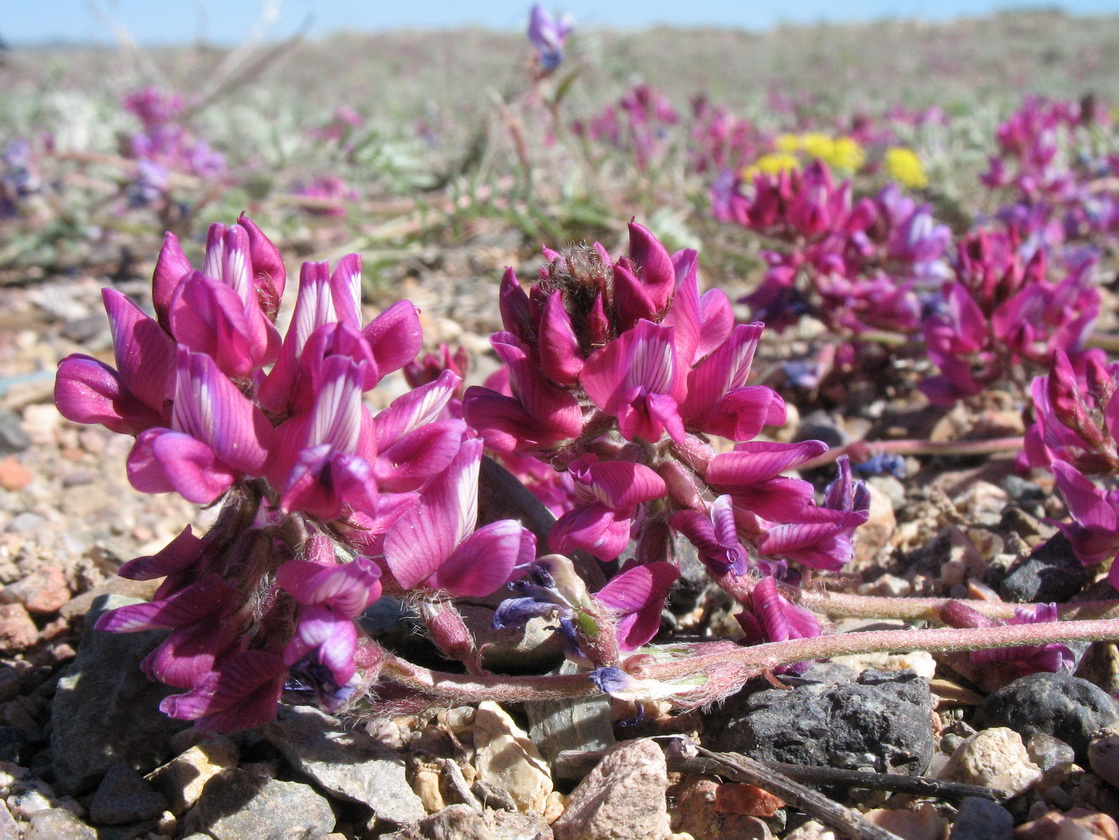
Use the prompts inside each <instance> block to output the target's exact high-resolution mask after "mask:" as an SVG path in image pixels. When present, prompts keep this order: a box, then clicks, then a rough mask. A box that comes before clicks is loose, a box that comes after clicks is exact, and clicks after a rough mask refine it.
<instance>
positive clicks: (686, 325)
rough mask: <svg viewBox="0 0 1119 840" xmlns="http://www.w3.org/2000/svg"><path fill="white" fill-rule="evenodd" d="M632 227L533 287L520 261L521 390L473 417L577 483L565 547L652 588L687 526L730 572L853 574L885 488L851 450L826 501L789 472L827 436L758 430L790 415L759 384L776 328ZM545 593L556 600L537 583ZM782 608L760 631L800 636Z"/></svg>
mask: <svg viewBox="0 0 1119 840" xmlns="http://www.w3.org/2000/svg"><path fill="white" fill-rule="evenodd" d="M629 234H630V246H629V252H628V254H627V255H625V256H623V257H621V258H619V259H618V260H616V261H615V260H613V259H611V258H610V256H609V255H608V253H607V252H606V250H605V249H604V248H603V247H602V246H601V245H598V244H595V245H594V246H593V247H590V248H586V247H584V248H577V249H575V250H573V251H569V252H567V253H565V254H560V253H557V252H555V251H551V250H548V249H545V256H546V257H547V258H548V260H549V262H548V264H547V265H546V266H545V267H544V268H543V269H542V270H541V275H540V279H539V280H538V281H537V282H536V283H534V284H533V286H532V287H531V289H530V291H529V292H528V293H526V292H525V291H524V290H523V289H522V288H521V285H520V283H519V282H518V280H517V277H516V276H515V274H514V273H513V272H512V270H509V271H507V272H506V275H505V278H504V280H503V281H502V289H501V301H500V305H501V316H502V321H503V324H504V326H505V331H503V332H499V333H495V334H494V335H493V336H492V338H491V343H492V345H493V347H494V350H495V351H496V352H497V354H498V356H499V357H500V358H501V360H502V361H503V362H504V365H505V372H506V377H505V378H504V379H503V382H504V384H505V388H504V389H503V390H495V389H493V388H487V387H473V388H469V389H468V390H467V391H466V396H465V400H464V405H463V411H464V416H465V418H466V420H467V421H468V422H469V423H470V425H471V426H472V427H474V428H476V429H477V430H478V432H479V434H480V435H481V436H482V438H483V440H485V442H486V445H487V446H488V447H490V448H491V449H493V450H494V451H495V452H497V453H500V454H502V455H504V456H505V457H507V458H516V459H535V460H534V462H533V463H536V464H545V465H551V467H552V468H554V469H555V470H558V471H559V472H560V473H561V474H566V475H568V476H570V479H571V483H572V485H573V494H572V498H571V499H570V500H569V502H568V504H566V505H564V506H563V507H564V509H565V512H563V514H562V515H561V516H560V518H559V519H558V521H557V522H556V523H555V526H554V527H553V528H552V531H551V535H550V540H549V542H550V547H551V549H552V550H553V551H559V552H563V553H565V554H566V553H571V552H573V551H577V550H583V551H586V552H588V553H590V554H592V555H593V556H595V557H597V558H598V559H599V560H601V561H603V562H610V561H614V560H616V559H618V558H621V557H623V555H626V556H627V557H628V559H626V561H625V563H624V565H623V570H626V571H632V570H636V569H642V568H644V569H648V570H650V573H651V575H652V580H653V581H655V582H657V583H659V584H661V586H660V587H650V591H657V590H658V589H659V590H662V591H663V589H666V588H667V587H666V586H664V585H663V584H665V583H666V582H670V578H674V577H675V570H674V569H673V568H672V567H671V566H670V565H669V564H670V563H671V561H672V560H673V559H674V552H673V548H672V546H673V537H672V535H673V533H679V534H682V535H684V536H685V537H686V538H687V539H689V540H690V541H691V542H692V543H693V544H694V545H695V547H696V549H697V550H698V553H699V556H700V557H701V559H702V560H703V561H704V562H705V563H706V564H707V567H708V569H709V570H710V571H711V573H712V575H713V576H715V578H716V579H717V580H720V579H721V580H724V581H727V582H728V583H732V579H738V580H743V581H745V580H749V579H755V578H758V577H767V576H775V575H776V576H785V575H786V574H787V572H788V564H789V563H790V562H796V563H800V564H803V565H806V566H810V567H814V568H821V569H837V568H839V567H841V566H842V565H843V563H845V562H846V561H847V560H848V559H849V558H850V556H851V553H852V545H851V536H852V532H853V531H854V529H855V528H856V527H857V526H858V525H859V524H861V523H862V522H864V521H865V520H866V518H867V511H868V505H869V498H868V496H867V493H866V489H865V488H864V487H863V486H862V484H861V483H859V482H854V481H853V480H852V479H851V474H850V469H849V466H848V464H847V463H846V460H843V461H842V463H841V468H840V476H839V478H838V479H837V480H836V481H835V482H833V484H832V485H831V486H830V487H829V488H828V490H827V492H826V493H825V498H824V501H823V503H822V504H817V503H816V501H815V499H814V494H813V488H812V485H811V484H810V483H808V482H807V481H804V480H802V479H797V478H790V477H786V476H784V475H783V473H785V472H786V471H788V470H791V469H795V468H796V467H797V466H799V465H801V464H803V463H805V462H807V461H809V460H810V459H812V458H814V457H816V456H818V455H820V454H821V453H822V452H824V451H825V450H826V449H827V447H826V445H825V444H823V443H822V442H820V441H803V442H800V443H778V442H773V441H769V440H759V439H758V436H759V434H760V433H761V432H762V430H763V429H764V428H765V427H766V426H772V425H780V424H782V423H783V422H784V419H785V405H784V402H783V401H782V399H781V398H780V396H778V395H777V393H776V392H774V391H773V390H771V389H770V388H767V387H764V386H756V385H750V384H748V380H749V376H750V368H751V363H752V360H753V356H754V352H755V350H756V347H757V342H758V339H759V337H760V335H761V331H762V324H760V323H751V324H737V325H736V324H735V323H734V317H733V314H732V312H731V306H730V302H729V300H728V299H727V297H726V295H725V294H723V293H722V292H721V291H719V290H711V291H708V292H707V293H706V294H704V295H702V296H701V295H700V294H699V292H698V285H697V273H696V254H695V252H694V251H690V250H688V251H680V252H678V253H675V254H669V253H668V252H667V250H666V249H665V248H664V246H663V245H662V244H661V243H660V242H659V241H658V240H657V239H656V238H655V237H654V236H653V235H652V234H651V233H650V232H649V231H648V230H647V229H646V228H644V227H642V226H641V225H638V224H634V223H631V224H630V226H629ZM726 441H732V442H735V445H734V446H733V449H729V448H728V446H727V444H726ZM716 444H717V446H716ZM510 463H514V464H518V463H519V464H520V465H522V466H523V464H524V461H520V462H517V461H513V462H510ZM631 545H632V553H631V554H630V553H628V552H627V550H628V549H629V548H630V547H631ZM663 569H671V574H669V573H667V572H664V571H659V570H663ZM616 580H617V579H616ZM612 583H613V582H612ZM731 588H732V589H733V586H732V587H731ZM747 588H748V587H747ZM765 591H766V590H761V592H759V597H761V596H762V595H764V593H765ZM774 594H776V590H774ZM525 597H530V596H529V595H526V596H525ZM535 597H536V601H537V602H539V603H541V604H548V603H551V604H554V603H555V600H556V599H555V598H551V599H549V598H544V597H542V596H541V593H540V591H539V587H538V588H537V590H536V595H535ZM662 600H663V597H662ZM568 601H570V598H568V599H565V601H564V602H565V603H567V602H568ZM772 603H773V605H774V606H776V609H775V610H757V609H755V611H754V613H753V614H754V615H757V616H762V617H765V618H764V621H765V622H766V630H765V631H764V632H762V633H761V635H763V636H767V637H768V638H770V639H771V640H772V639H775V638H787V637H788V635H787V633H786V634H785V635H784V636H782V635H781V634H782V633H784V632H785V631H782V630H780V629H779V626H778V624H779V622H778V619H779V617H780V616H783V615H785V614H786V613H787V612H788V611H787V610H786V609H783V608H782V605H781V603H780V602H778V601H775V600H774V601H772ZM785 603H787V602H785ZM788 606H789V607H791V606H792V605H791V604H789V605H788ZM519 609H520V612H522V613H528V612H530V610H528V607H527V606H526V604H525V603H522V604H521V605H520V608H519ZM542 609H543V607H542ZM781 620H782V621H784V620H785V619H781ZM773 622H778V624H774V623H773ZM793 623H794V624H795V625H796V626H799V627H802V628H803V627H805V626H806V623H805V622H804V621H802V620H800V619H799V618H795V617H794V619H793ZM642 635H644V634H642ZM647 638H648V637H647ZM647 638H646V639H645V640H647ZM597 664H599V665H602V666H607V667H609V666H613V665H614V663H613V662H609V661H599V662H598V663H597Z"/></svg>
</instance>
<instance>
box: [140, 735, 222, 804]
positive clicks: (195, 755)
mask: <svg viewBox="0 0 1119 840" xmlns="http://www.w3.org/2000/svg"><path fill="white" fill-rule="evenodd" d="M192 731H193V730H192ZM238 757H239V756H238V750H237V745H236V744H234V743H233V741H231V740H230V739H229V738H227V737H225V736H224V735H210V736H208V737H207V738H205V739H204V740H203V741H201V742H199V743H197V744H195V745H194V746H193V747H190V748H188V749H187V750H185V751H184V752H183V753H182V754H181V755H178V756H176V757H175V758H173V759H171V761H169V762H167V763H166V764H164V765H163V766H162V767H159V768H157V769H155V770H153V771H152V772H151V773H149V774H148V776H147V779H148V781H149V782H151V784H152V786H153V787H155V789H156V790H158V791H160V792H161V793H162V794H163V795H164V796H165V797H166V798H167V801H168V806H167V807H168V808H169V810H170V811H171V813H172V814H174V815H175V816H180V815H181V814H183V813H184V812H185V811H186V810H187V809H189V808H190V807H192V806H193V805H194V803H195V802H197V801H198V797H200V796H201V795H202V790H203V788H205V787H206V782H208V781H210V779H212V778H213V777H214V776H216V775H217V774H218V773H220V772H221V771H222V770H225V769H227V768H229V767H236V766H237V760H238Z"/></svg>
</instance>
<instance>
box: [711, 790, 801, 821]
mask: <svg viewBox="0 0 1119 840" xmlns="http://www.w3.org/2000/svg"><path fill="white" fill-rule="evenodd" d="M784 807H785V802H784V800H782V799H780V798H779V797H776V796H774V795H773V794H772V793H770V792H769V791H765V790H762V789H761V788H759V787H754V785H748V784H745V783H744V782H728V783H726V784H723V785H719V787H718V788H717V789H716V790H715V810H716V811H721V812H722V813H724V814H741V815H742V816H745V817H772V816H773V815H774V814H776V813H777V811H778V810H780V809H781V808H784Z"/></svg>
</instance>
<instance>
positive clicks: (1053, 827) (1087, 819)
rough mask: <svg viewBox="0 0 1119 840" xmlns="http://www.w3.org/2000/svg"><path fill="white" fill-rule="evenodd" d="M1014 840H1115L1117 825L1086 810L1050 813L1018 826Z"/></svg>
mask: <svg viewBox="0 0 1119 840" xmlns="http://www.w3.org/2000/svg"><path fill="white" fill-rule="evenodd" d="M1014 840H1119V825H1117V824H1116V822H1115V820H1114V819H1113V818H1111V817H1109V816H1108V815H1107V814H1101V813H1099V812H1098V811H1089V810H1088V809H1086V808H1073V809H1072V810H1071V811H1068V812H1066V813H1063V814H1062V813H1061V812H1060V811H1050V812H1049V813H1048V814H1045V815H1044V816H1042V817H1040V818H1038V819H1036V820H1034V821H1033V822H1029V823H1026V824H1025V825H1021V826H1019V827H1018V830H1017V831H1015V832H1014Z"/></svg>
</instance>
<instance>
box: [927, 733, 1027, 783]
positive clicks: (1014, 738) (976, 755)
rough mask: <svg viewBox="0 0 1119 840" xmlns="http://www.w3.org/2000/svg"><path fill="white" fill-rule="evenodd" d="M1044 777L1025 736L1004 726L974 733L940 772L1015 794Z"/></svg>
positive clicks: (951, 778) (945, 776) (955, 779)
mask: <svg viewBox="0 0 1119 840" xmlns="http://www.w3.org/2000/svg"><path fill="white" fill-rule="evenodd" d="M1041 776H1042V772H1041V768H1040V767H1038V766H1037V765H1036V764H1034V763H1033V762H1032V761H1031V760H1030V755H1029V752H1027V750H1026V745H1025V744H1024V743H1023V742H1022V736H1021V735H1019V734H1018V733H1017V732H1015V731H1014V730H1013V729H1008V728H1006V727H1004V726H999V727H995V728H993V729H984V730H983V731H982V732H977V733H976V734H974V735H972V736H971V737H970V738H968V739H967V740H966V741H964V742H963V743H962V744H960V746H958V747H957V748H956V751H955V752H954V753H952V757H951V758H950V759H949V761H948V764H946V765H945V767H944V769H943V770H942V771H941V772H940V778H941V779H943V780H944V781H949V782H964V783H966V784H972V785H982V786H983V787H987V788H993V789H996V790H1003V791H1006V792H1007V793H1009V794H1010V795H1011V796H1017V795H1018V794H1020V793H1024V792H1025V791H1027V790H1029V789H1030V788H1031V787H1032V786H1033V785H1034V784H1036V783H1037V781H1038V780H1039V779H1040V778H1041Z"/></svg>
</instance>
